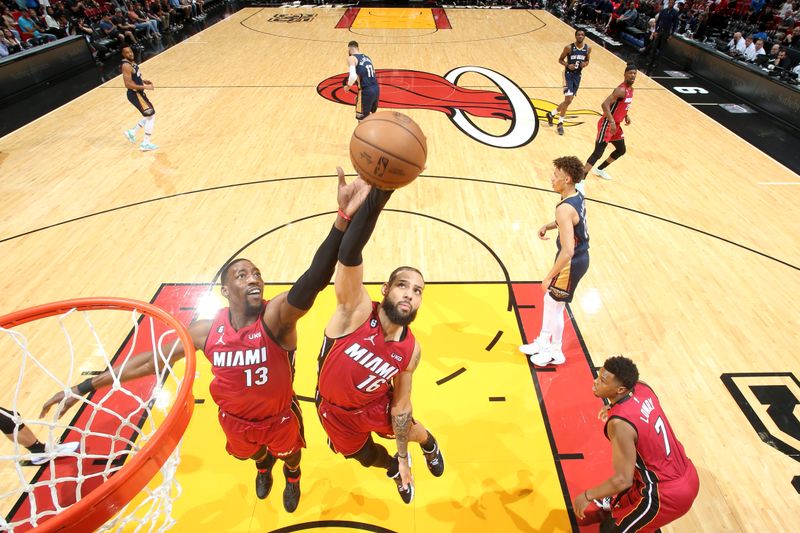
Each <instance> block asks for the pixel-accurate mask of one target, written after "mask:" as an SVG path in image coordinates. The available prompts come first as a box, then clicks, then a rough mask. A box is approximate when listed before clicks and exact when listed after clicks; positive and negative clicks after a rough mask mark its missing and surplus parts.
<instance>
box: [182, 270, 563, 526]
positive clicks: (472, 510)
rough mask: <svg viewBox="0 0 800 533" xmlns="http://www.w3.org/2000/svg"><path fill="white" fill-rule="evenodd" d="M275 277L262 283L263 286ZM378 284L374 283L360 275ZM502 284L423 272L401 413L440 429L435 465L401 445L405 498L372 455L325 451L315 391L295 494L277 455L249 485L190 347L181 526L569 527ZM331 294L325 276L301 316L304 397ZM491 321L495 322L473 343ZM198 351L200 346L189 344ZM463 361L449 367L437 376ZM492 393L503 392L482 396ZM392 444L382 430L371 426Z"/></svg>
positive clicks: (248, 467) (299, 388) (307, 406)
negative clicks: (349, 456) (260, 489)
mask: <svg viewBox="0 0 800 533" xmlns="http://www.w3.org/2000/svg"><path fill="white" fill-rule="evenodd" d="M287 289H288V286H269V287H267V291H268V292H269V293H271V294H276V293H278V292H281V291H283V290H287ZM369 289H370V292H371V293H372V295H373V298H376V299H377V298H379V286H370V287H369ZM507 295H508V292H507V289H506V287H505V285H503V284H441V285H439V284H429V285H428V286H427V287H426V289H425V297H424V302H423V305H422V308H421V309H420V312H419V315H418V317H417V320H416V321H415V322H414V324H413V326H412V329H413V331H414V334H415V335H416V337H417V340H418V341H419V342H420V344H421V346H422V362H421V363H420V367H419V368H418V369H417V371H416V372H415V375H414V392H413V403H414V417H415V418H416V419H417V420H418V421H420V422H421V423H423V424H424V425H425V426H426V427H427V428H428V429H429V430H430V431H431V432H432V433H433V434H434V435H435V436H436V437H437V439H438V440H439V443H440V445H441V448H442V451H443V453H444V457H445V465H446V467H445V473H444V475H443V476H442V477H441V478H434V477H433V476H431V474H430V473H429V472H428V471H427V469H426V467H425V464H424V460H423V456H422V454H421V453H420V452H419V447H418V446H417V445H416V444H413V445H411V448H410V449H411V452H412V456H413V459H414V463H413V473H414V477H415V480H416V496H415V498H414V501H413V502H412V504H411V505H405V504H404V503H403V502H402V501H401V500H400V498H399V496H398V495H397V493H396V489H395V487H394V484H393V482H391V481H389V480H388V479H386V478H385V476H384V473H383V472H382V471H381V470H379V469H366V468H364V467H362V466H361V465H360V464H358V463H356V462H354V461H351V460H346V459H344V458H343V457H342V456H340V455H335V454H334V453H333V452H331V451H330V449H329V448H328V446H327V443H326V439H325V434H324V432H323V430H322V427H321V425H320V423H319V420H318V419H317V415H316V412H315V409H314V404H313V403H310V402H307V401H303V402H300V403H301V406H302V409H303V415H304V421H305V432H306V441H307V444H308V448H307V449H306V450H305V451H304V455H303V461H302V463H301V466H302V471H303V475H302V481H301V488H302V491H303V496H302V499H301V500H300V506H299V507H298V509H297V511H296V512H295V513H294V514H288V513H286V512H285V511H284V509H283V505H282V491H283V487H284V479H283V475H282V474H281V467H280V463H279V464H278V465H276V467H275V469H274V471H273V473H274V474H275V484H274V486H273V489H272V493H271V494H270V495H269V497H268V498H267V499H266V500H264V501H261V500H258V499H257V498H256V495H255V488H254V485H255V483H254V480H255V467H254V465H253V463H252V461H246V462H241V461H238V460H236V459H234V458H233V457H231V456H229V455H228V454H227V453H226V452H225V441H224V436H223V433H222V430H221V429H220V427H219V425H218V422H217V409H216V406H215V405H214V403H213V401H212V400H211V398H210V397H209V394H208V384H209V381H210V376H211V372H210V366H209V364H208V363H207V362H206V361H199V362H198V368H199V375H198V379H197V381H196V382H195V388H194V390H195V396H196V397H197V398H205V400H206V401H205V403H204V404H199V405H197V406H196V409H195V414H194V417H193V419H192V422H191V423H190V425H189V429H188V430H187V432H186V436H185V438H184V441H183V446H182V461H181V465H180V467H179V470H178V481H179V482H180V484H181V486H182V488H183V495H182V496H181V497H180V498H179V499H177V500H176V501H175V508H174V517H175V518H176V520H177V521H178V523H179V524H180V527H181V530H183V531H230V532H239V531H241V532H244V531H253V532H256V531H259V532H264V531H272V530H275V529H278V528H281V527H286V526H291V525H298V524H303V523H309V522H318V521H324V520H344V521H350V522H354V523H363V524H372V525H377V526H380V527H384V528H387V529H389V530H392V531H488V530H489V529H490V528H492V529H495V530H497V531H517V530H520V528H523V529H525V528H526V527H529V528H531V530H535V531H539V530H542V529H541V528H543V527H546V528H548V530H550V531H569V529H570V528H569V521H568V517H567V511H566V509H565V504H564V498H563V496H562V492H561V488H560V486H559V482H558V477H557V474H556V470H555V465H554V461H553V458H552V452H551V450H550V446H549V444H548V440H547V434H546V432H545V427H544V423H543V421H542V415H541V411H540V410H539V403H538V401H537V399H536V394H535V391H534V387H533V383H532V381H531V375H530V372H529V371H528V368H527V365H526V363H525V359H524V358H522V357H520V356H519V354H518V353H517V352H516V346H517V345H518V344H519V341H520V336H519V333H518V331H519V330H518V326H517V322H516V318H515V316H514V314H513V313H511V312H507V311H506V310H505V309H506V301H507ZM334 301H335V296H334V293H333V289H332V288H328V289H326V290H325V291H324V292H323V293H322V294H321V295H320V296H319V297H318V298H317V301H316V303H315V304H314V308H313V309H312V310H311V312H310V313H309V314H308V315H307V316H306V317H304V318H303V319H302V320H301V322H300V328H299V333H300V343H299V347H298V351H297V374H296V378H295V392H296V393H297V394H298V395H301V396H306V397H313V395H314V386H315V383H316V374H317V367H316V359H317V354H318V351H319V347H320V344H321V339H322V332H323V329H324V327H325V324H326V322H327V320H328V318H329V316H330V314H331V312H332V311H333V307H334ZM498 330H502V331H504V332H505V333H504V335H503V336H502V337H501V339H500V341H499V342H498V343H497V344H496V345H495V346H494V348H493V349H492V350H491V351H489V352H487V351H486V349H485V348H486V346H487V344H489V342H491V340H492V339H493V338H494V336H495V334H496V333H497V331H498ZM198 357H200V358H204V357H203V355H202V354H198ZM461 367H463V368H465V369H466V371H465V372H463V373H461V374H460V375H458V376H457V377H455V378H453V379H452V380H450V381H447V382H445V383H443V384H442V385H437V384H436V382H437V380H440V379H441V378H443V377H446V376H448V375H450V374H452V373H453V372H454V371H456V370H458V369H460V368H461ZM489 396H505V397H506V401H505V402H489V400H488V398H489ZM377 440H378V441H379V442H381V443H382V444H384V445H385V446H386V447H387V449H388V450H389V451H390V452H391V453H393V452H394V451H395V446H394V442H393V441H386V440H383V439H377Z"/></svg>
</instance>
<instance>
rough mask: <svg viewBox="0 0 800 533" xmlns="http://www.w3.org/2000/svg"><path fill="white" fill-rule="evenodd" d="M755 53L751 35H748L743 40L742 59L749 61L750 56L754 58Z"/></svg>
mask: <svg viewBox="0 0 800 533" xmlns="http://www.w3.org/2000/svg"><path fill="white" fill-rule="evenodd" d="M755 54H756V45H755V44H753V36H752V35H748V36H747V38H746V39H745V40H744V52H742V56H743V57H742V59H745V60H747V61H751V59H750V58H751V57H752V58H755V57H756V56H755Z"/></svg>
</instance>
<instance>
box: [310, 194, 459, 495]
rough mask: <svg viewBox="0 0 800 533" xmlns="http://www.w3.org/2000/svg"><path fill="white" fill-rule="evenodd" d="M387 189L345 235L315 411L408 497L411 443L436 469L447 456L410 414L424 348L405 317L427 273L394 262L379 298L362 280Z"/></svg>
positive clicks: (336, 440) (344, 447)
mask: <svg viewBox="0 0 800 533" xmlns="http://www.w3.org/2000/svg"><path fill="white" fill-rule="evenodd" d="M390 195H391V192H387V191H382V190H378V189H373V190H372V191H371V192H370V194H369V196H368V197H367V200H366V201H365V202H364V205H363V206H362V208H361V209H360V210H359V211H358V213H356V215H355V217H353V221H352V222H351V224H350V226H351V227H350V230H349V231H348V233H347V235H345V238H344V239H343V240H342V245H341V248H340V249H339V264H338V265H337V268H336V277H335V289H336V300H337V306H336V311H335V312H334V314H333V317H332V318H331V319H330V322H328V325H327V327H326V328H325V339H324V342H323V345H322V349H321V351H320V358H319V383H318V386H317V387H318V388H317V411H318V413H319V418H320V421H321V422H322V427H323V428H324V429H325V432H326V433H327V435H328V443H329V445H330V447H331V448H332V449H333V451H334V452H338V453H341V454H342V455H344V456H345V457H346V458H348V459H355V460H356V461H358V462H359V463H361V464H362V465H363V466H365V467H371V466H374V467H377V468H380V469H383V470H386V475H387V476H388V477H389V478H391V479H393V480H394V482H395V483H396V484H397V490H398V491H399V493H400V497H401V498H402V500H403V501H404V502H405V503H411V501H412V499H413V498H414V483H413V478H412V476H411V456H410V454H409V450H408V443H409V442H417V443H419V444H420V447H421V449H422V453H423V455H424V456H425V461H426V464H427V466H428V470H429V471H430V472H431V474H433V475H434V476H436V477H439V476H441V475H442V474H443V473H444V458H443V457H442V453H441V451H440V450H439V445H438V443H437V442H436V439H435V438H434V437H433V435H431V434H430V432H429V431H428V430H426V429H425V427H424V426H423V425H422V424H420V423H419V422H418V421H416V420H414V419H413V418H412V416H411V411H412V410H411V382H412V379H413V375H414V370H416V368H417V366H418V365H419V362H420V356H421V350H420V345H419V342H417V340H416V339H415V338H414V335H413V333H411V328H410V327H409V324H411V322H412V321H413V320H414V318H415V317H416V315H417V310H418V309H419V306H420V304H421V303H422V292H423V290H424V289H425V281H424V280H423V279H422V275H421V274H420V272H419V271H418V270H417V269H415V268H413V267H400V268H397V269H395V271H394V272H392V274H391V275H390V276H389V281H388V282H386V283H384V284H383V286H382V287H381V293H382V294H383V300H382V301H381V302H373V301H372V298H370V296H369V294H368V293H367V290H366V288H365V287H364V283H363V279H364V265H363V263H362V258H361V251H362V250H363V248H364V245H365V244H366V243H367V241H368V240H369V237H370V235H371V233H372V231H373V229H374V228H375V224H376V222H377V220H378V215H379V214H380V212H381V210H382V209H383V206H384V205H385V203H386V202H387V201H388V199H389V196H390ZM372 433H376V434H378V435H379V436H381V437H385V438H392V437H394V439H395V441H396V444H397V454H396V455H395V456H394V457H392V456H391V455H389V453H388V452H387V451H386V448H384V447H383V446H381V445H380V444H376V443H375V441H374V440H373V438H372Z"/></svg>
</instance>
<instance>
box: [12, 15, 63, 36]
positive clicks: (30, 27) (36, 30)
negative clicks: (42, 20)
mask: <svg viewBox="0 0 800 533" xmlns="http://www.w3.org/2000/svg"><path fill="white" fill-rule="evenodd" d="M17 25H19V29H20V30H22V31H23V32H24V33H30V34H32V35H33V37H31V38H30V39H28V40H29V41H30V42H31V43H33V44H35V45H38V44H42V43H47V42H51V41H55V40H56V39H57V37H56V36H55V35H53V34H52V33H46V32H45V30H44V28H42V27H41V26H40V25H39V23H38V21H37V18H36V13H35V12H34V11H33V9H28V10H27V11H26V12H25V13H23V14H22V15H21V16H20V17H19V18H18V19H17Z"/></svg>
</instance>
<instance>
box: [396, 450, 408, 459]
mask: <svg viewBox="0 0 800 533" xmlns="http://www.w3.org/2000/svg"><path fill="white" fill-rule="evenodd" d="M397 457H398V458H400V459H408V453H407V452H406V454H405V455H400V453H399V452H398V453H397Z"/></svg>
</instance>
